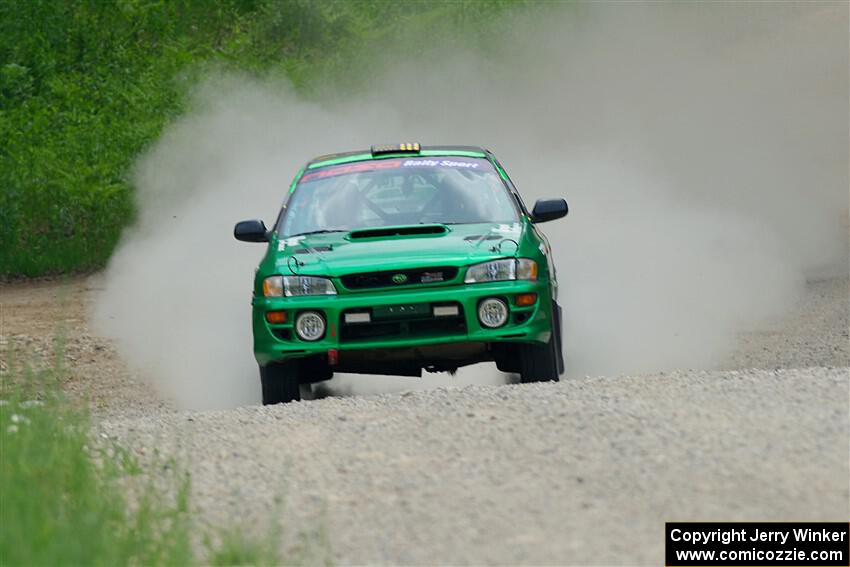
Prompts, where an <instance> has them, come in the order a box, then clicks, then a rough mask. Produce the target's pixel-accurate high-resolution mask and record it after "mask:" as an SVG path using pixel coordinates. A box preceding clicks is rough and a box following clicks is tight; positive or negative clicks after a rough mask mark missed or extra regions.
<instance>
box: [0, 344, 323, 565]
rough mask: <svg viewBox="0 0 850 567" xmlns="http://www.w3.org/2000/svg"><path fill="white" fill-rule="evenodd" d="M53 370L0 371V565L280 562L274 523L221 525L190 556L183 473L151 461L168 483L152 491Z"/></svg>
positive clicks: (150, 484) (186, 480) (189, 522)
mask: <svg viewBox="0 0 850 567" xmlns="http://www.w3.org/2000/svg"><path fill="white" fill-rule="evenodd" d="M4 354H5V353H4ZM7 360H8V359H7ZM60 375H61V368H55V369H49V370H45V371H41V372H35V371H32V370H20V369H18V370H16V369H11V370H9V371H6V372H4V373H3V383H2V390H0V399H2V400H3V401H2V405H0V526H2V528H1V529H0V565H3V566H7V565H9V566H12V565H127V564H135V565H193V564H202V563H203V564H206V563H212V564H215V565H234V564H239V565H274V564H279V563H280V562H281V558H280V556H279V555H278V549H279V537H278V536H279V535H280V534H279V531H278V530H271V531H270V532H269V534H268V536H267V537H266V538H264V539H262V540H259V541H256V540H254V539H252V538H249V537H247V536H246V535H245V534H243V533H242V532H241V531H239V530H237V529H230V530H226V531H224V532H222V534H221V535H220V537H219V538H217V542H216V543H208V544H207V547H208V549H207V553H206V555H205V556H204V557H198V556H197V555H196V552H195V550H193V547H192V544H191V542H192V536H193V529H194V527H193V522H192V518H191V516H190V513H189V486H190V479H189V477H188V476H186V475H185V474H182V473H180V472H177V471H179V470H180V467H179V466H170V467H167V469H168V470H170V471H172V472H171V473H163V472H161V469H162V467H157V468H158V472H157V474H160V475H161V474H167V475H170V476H166V477H165V480H166V484H168V482H170V483H171V485H170V489H169V490H166V491H165V492H163V491H161V490H157V489H155V487H154V484H153V482H152V481H151V480H150V479H146V478H145V477H144V475H141V474H140V473H141V470H142V469H141V468H140V467H139V466H138V465H137V464H136V463H135V462H134V461H133V459H132V458H131V457H130V456H129V454H128V452H127V451H125V450H123V449H122V448H120V447H117V446H114V445H112V444H110V443H109V442H107V441H101V440H98V442H96V443H93V442H92V441H93V440H92V438H91V436H90V423H89V419H88V418H87V416H86V414H85V413H84V412H83V411H81V410H80V409H79V408H77V407H75V406H74V405H73V404H71V403H70V402H68V401H67V400H66V399H64V398H63V396H62V395H61V394H60V393H59V389H58V383H57V380H58V377H59V376H60ZM33 400H37V401H33ZM161 480H162V479H160V481H161ZM128 481H132V482H133V483H135V486H136V490H134V491H132V492H133V493H134V494H136V497H135V498H132V497H129V496H128V495H127V493H128V489H127V483H128ZM156 486H161V484H157V485H156ZM206 540H207V541H208V542H211V541H212V538H206ZM310 560H311V561H312V556H310ZM287 562H288V563H291V562H292V561H287Z"/></svg>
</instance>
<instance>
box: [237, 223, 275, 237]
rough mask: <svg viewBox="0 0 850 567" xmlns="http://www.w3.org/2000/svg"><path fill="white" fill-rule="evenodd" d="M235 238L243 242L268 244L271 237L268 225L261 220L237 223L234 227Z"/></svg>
mask: <svg viewBox="0 0 850 567" xmlns="http://www.w3.org/2000/svg"><path fill="white" fill-rule="evenodd" d="M233 236H235V237H236V240H241V241H242V242H268V241H269V235H268V230H267V229H266V223H264V222H263V221H261V220H246V221H242V222H237V223H236V226H235V227H233Z"/></svg>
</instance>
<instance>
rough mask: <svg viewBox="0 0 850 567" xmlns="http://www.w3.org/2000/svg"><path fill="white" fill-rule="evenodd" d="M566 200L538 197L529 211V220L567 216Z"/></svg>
mask: <svg viewBox="0 0 850 567" xmlns="http://www.w3.org/2000/svg"><path fill="white" fill-rule="evenodd" d="M568 210H569V209H568V208H567V202H566V201H565V200H564V199H539V200H538V201H537V202H536V203H534V210H532V211H531V222H546V221H550V220H555V219H559V218H561V217H565V216H567V211H568Z"/></svg>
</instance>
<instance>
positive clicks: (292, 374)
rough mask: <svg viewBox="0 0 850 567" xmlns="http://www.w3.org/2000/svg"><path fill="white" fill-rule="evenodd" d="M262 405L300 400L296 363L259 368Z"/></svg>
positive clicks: (275, 364)
mask: <svg viewBox="0 0 850 567" xmlns="http://www.w3.org/2000/svg"><path fill="white" fill-rule="evenodd" d="M260 383H261V385H262V387H263V405H264V406H268V405H272V404H285V403H287V402H295V401H299V400H300V399H301V388H300V387H299V384H298V364H297V361H295V360H291V361H287V362H274V363H270V364H267V365H265V366H260Z"/></svg>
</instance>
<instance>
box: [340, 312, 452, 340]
mask: <svg viewBox="0 0 850 567" xmlns="http://www.w3.org/2000/svg"><path fill="white" fill-rule="evenodd" d="M438 305H454V306H457V308H458V313H457V315H454V316H450V317H434V316H433V315H432V314H431V313H429V314H427V315H412V316H407V317H403V318H401V319H390V320H386V319H384V320H381V319H377V320H376V319H374V318H373V319H372V321H370V322H369V323H346V322H345V313H347V312H349V311H344V312H343V313H342V315H341V317H340V324H339V331H340V333H339V335H340V340H342V341H343V342H348V341H357V340H369V339H392V338H404V337H430V336H442V335H459V334H460V335H462V334H465V333H466V320H465V319H464V316H463V308H462V307H461V306H460V304H458V303H450V304H446V303H440V304H438ZM428 308H429V310H430V309H432V308H433V304H430V305H428ZM375 309H377V308H375ZM352 311H357V312H362V311H364V310H361V309H358V310H352ZM373 312H374V311H373Z"/></svg>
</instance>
